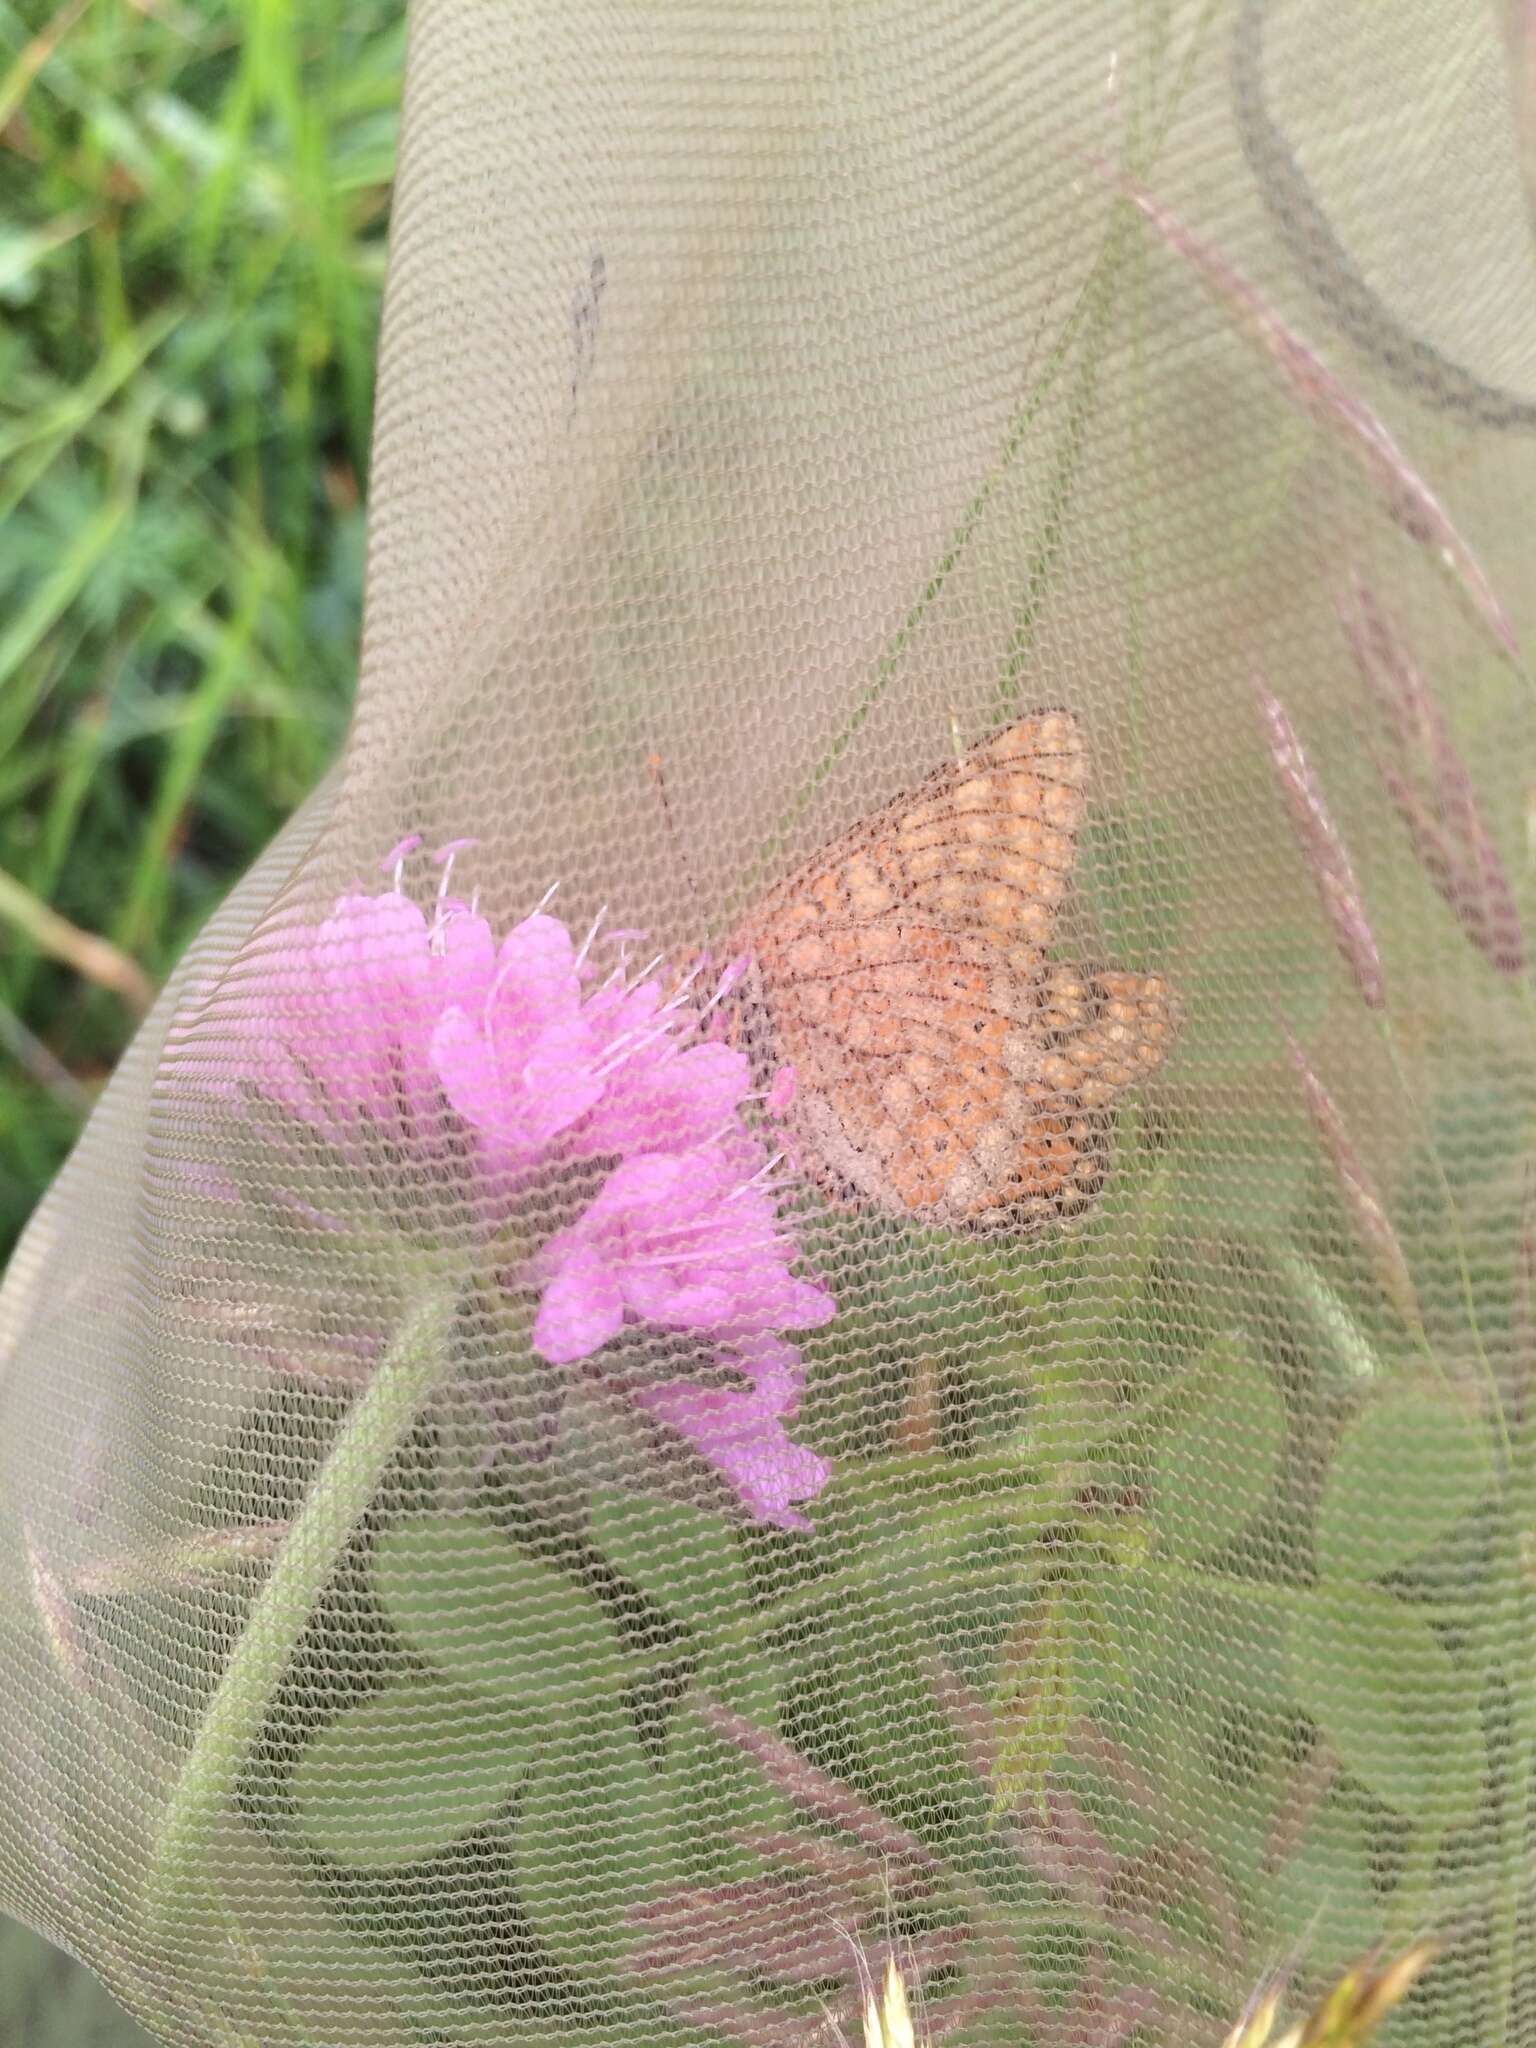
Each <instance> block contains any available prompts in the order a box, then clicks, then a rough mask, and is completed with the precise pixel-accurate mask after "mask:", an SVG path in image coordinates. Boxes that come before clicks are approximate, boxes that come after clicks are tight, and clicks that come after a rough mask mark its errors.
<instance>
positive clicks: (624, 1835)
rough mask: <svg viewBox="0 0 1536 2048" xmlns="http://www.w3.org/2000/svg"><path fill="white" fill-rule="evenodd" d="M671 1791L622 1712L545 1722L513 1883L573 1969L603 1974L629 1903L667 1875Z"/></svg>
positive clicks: (672, 1843) (621, 1941)
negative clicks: (554, 1724) (559, 1722)
mask: <svg viewBox="0 0 1536 2048" xmlns="http://www.w3.org/2000/svg"><path fill="white" fill-rule="evenodd" d="M676 1825H677V1816H676V1811H675V1793H674V1789H673V1785H672V1781H671V1779H670V1777H667V1776H662V1775H661V1774H660V1773H658V1772H657V1771H654V1770H653V1769H652V1768H651V1766H650V1765H649V1764H648V1763H647V1761H646V1758H645V1755H644V1753H643V1751H642V1750H641V1748H640V1744H639V1741H638V1739H637V1737H636V1735H635V1731H634V1727H633V1725H632V1724H631V1722H630V1719H629V1717H628V1715H627V1714H625V1713H623V1712H621V1711H620V1710H619V1709H618V1708H617V1707H616V1706H611V1705H598V1706H591V1707H586V1708H583V1709H581V1710H579V1711H577V1712H576V1713H574V1714H572V1715H571V1716H570V1717H569V1718H568V1719H567V1720H566V1722H565V1723H564V1724H563V1725H562V1726H561V1727H559V1728H558V1729H552V1730H551V1731H550V1734H549V1736H548V1738H547V1740H546V1743H545V1746H544V1749H543V1751H542V1753H541V1755H540V1757H539V1761H538V1766H537V1769H536V1771H535V1775H534V1779H533V1783H532V1785H531V1786H530V1788H529V1791H528V1795H527V1798H526V1799H525V1800H524V1802H523V1810H522V1814H521V1816H520V1819H519V1823H518V1828H517V1836H516V1852H515V1853H516V1858H517V1869H518V1883H519V1890H520V1892H521V1895H522V1900H523V1905H524V1908H525V1910H526V1911H527V1914H528V1917H529V1920H530V1921H531V1922H532V1924H533V1927H534V1929H535V1931H536V1932H537V1933H538V1935H539V1937H540V1938H541V1940H543V1942H544V1943H545V1944H546V1946H547V1947H548V1948H549V1950H550V1952H551V1953H552V1954H553V1955H554V1956H555V1958H556V1959H557V1961H558V1962H560V1963H561V1964H562V1966H563V1967H564V1968H566V1969H568V1970H570V1971H571V1972H572V1973H573V1974H575V1975H577V1976H581V1977H586V1978H591V1977H594V1976H603V1975H606V1974H607V1973H608V1972H609V1971H610V1970H611V1969H612V1968H613V1966H614V1965H615V1964H616V1963H617V1962H618V1961H619V1960H620V1958H621V1956H622V1954H623V1951H624V1948H625V1946H626V1944H627V1942H628V1940H629V1939H630V1930H629V1929H628V1928H627V1927H626V1925H625V1915H626V1913H627V1912H628V1911H629V1909H630V1907H631V1906H634V1905H637V1904H638V1903H639V1902H640V1901H641V1900H642V1899H645V1898H648V1897H650V1896H651V1894H652V1893H653V1892H655V1891H658V1890H661V1889H664V1888H665V1886H666V1885H667V1884H668V1883H670V1882H671V1881H672V1880H673V1879H674V1877H675V1874H676V1868H677V1865H676V1840H675V1830H676Z"/></svg>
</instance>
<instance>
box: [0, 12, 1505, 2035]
mask: <svg viewBox="0 0 1536 2048" xmlns="http://www.w3.org/2000/svg"><path fill="white" fill-rule="evenodd" d="M1533 62H1536V58H1533V56H1532V52H1531V49H1530V47H1529V45H1527V44H1526V43H1525V42H1524V41H1523V40H1522V30H1521V27H1520V23H1519V20H1518V19H1517V18H1515V17H1514V16H1512V17H1511V23H1510V27H1509V35H1508V39H1507V41H1506V40H1503V39H1501V33H1500V25H1499V23H1498V22H1497V21H1496V20H1495V19H1494V18H1493V17H1492V15H1491V13H1490V14H1487V15H1485V13H1484V12H1483V11H1480V10H1473V9H1465V8H1460V7H1453V6H1450V5H1446V4H1417V5H1413V6H1408V5H1403V6H1400V7H1398V8H1395V9H1393V10H1392V12H1391V18H1390V23H1389V22H1388V20H1387V18H1386V16H1385V15H1384V14H1381V13H1379V12H1378V11H1375V10H1364V9H1361V10H1355V11H1354V12H1353V14H1351V13H1350V12H1349V11H1343V12H1341V11H1340V10H1338V9H1337V8H1329V9H1325V8H1324V7H1322V6H1321V5H1319V4H1314V0H1283V4H1282V0H1274V4H1272V5H1269V6H1264V5H1261V4H1257V0H1254V4H1244V5H1243V6H1241V7H1237V6H1222V5H1217V6H1214V7H1212V6H1194V5H1175V6H1172V7H1149V8H1135V7H1130V6H1126V7H1123V8H1104V9H1097V10H1092V11H1091V17H1090V15H1089V14H1085V12H1084V10H1082V9H1081V8H1080V7H1078V6H1077V5H1075V4H1068V0H1060V4H1058V0H1047V4H1036V5H1034V6H1031V7H1029V8H1012V9H1010V8H998V7H997V6H995V5H993V4H991V0H986V4H976V5H968V4H965V0H944V4H935V0H913V4H911V5H898V4H887V5H882V6H879V7H870V8H848V9H842V10H830V9H827V8H824V7H821V6H810V5H806V6H799V5H795V4H787V0H773V4H772V5H771V6H770V5H763V6H747V5H742V4H739V0H737V4H733V5H731V6H729V7H727V6H724V5H718V6H709V5H700V6H689V7H671V8H655V7H650V6H642V5H639V4H635V5H624V4H619V0H614V4H611V5H605V6H596V5H589V4H572V5H567V6H565V7H561V8H554V7H548V8H534V7H528V6H521V7H496V8H492V7H485V6H465V5H450V4H443V0H428V4H426V5H423V6H422V7H420V8H419V9H418V11H417V14H416V17H415V21H414V28H413V39H412V47H411V59H410V73H409V84H408V93H407V121H406V141H405V148H404V153H403V160H402V166H401V174H400V184H399V195H398V205H397V210H396V216H395V223H394V240H393V250H392V258H391V274H390V291H389V300H388V310H387V319H386V326H385V344H384V350H383V360H382V365H381V379H380V400H379V416H378V434H377V459H376V466H375V472H374V484H373V507H374V509H373V527H372V554H371V560H370V571H369V592H368V622H367V632H366V639H365V648H364V660H363V679H362V685H361V693H360V699H359V706H358V711H357V717H356V722H355V726H354V729H353V732H352V735H351V738H350V741H349V744H348V747H347V750H346V754H345V758H344V760H343V761H342V763H341V764H340V766H339V768H338V770H337V772H336V774H335V776H334V777H333V779H332V780H331V782H330V783H329V784H328V785H327V786H326V788H325V789H324V790H323V791H322V792H321V793H320V794H319V795H318V796H317V797H316V798H315V800H314V801H313V802H312V803H311V805H310V806H309V808H308V809H307V810H306V812H305V813H304V814H303V815H302V816H301V818H300V819H299V820H298V821H297V822H296V823H295V824H294V826H293V827H292V828H291V829H290V831H289V832H288V833H287V834H286V835H285V836H284V837H283V838H282V839H281V840H280V841H279V842H278V844H277V845H276V846H275V847H274V848H273V849H272V851H271V852H270V853H269V855H268V856H267V857H266V859H265V860H264V861H263V862H262V863H261V864H260V865H259V866H258V868H257V869H256V870H255V871H254V873H253V874H252V875H251V876H250V877H249V878H247V880H246V882H245V883H244V884H243V885H242V887H241V888H240V889H239V890H238V891H237V892H236V894H235V896H234V897H233V898H232V900H231V902H230V904H229V905H228V906H227V908H226V910H225V911H224V913H223V914H222V915H221V916H220V917H219V918H218V919H217V920H216V921H215V923H214V925H213V926H212V928H211V929H210V930H209V931H208V933H207V934H206V935H205V936H204V938H203V939H202V940H201V941H200V943H199V944H198V945H197V946H196V947H195V948H194V949H193V952H192V954H191V956H190V958H189V959H188V961H187V962H186V963H185V965H184V967H183V969H182V970H181V972H180V973H179V974H178V976H177V978H176V980H175V982H174V984H173V986H172V987H171V988H169V989H168V990H167V992H166V994H165V996H164V998H163V1000H162V1002H161V1004H160V1006H159V1007H158V1009H157V1011H156V1012H155V1014H154V1016H153V1017H152V1018H151V1020H150V1022H149V1023H148V1025H147V1026H146V1028H145V1030H144V1032H143V1034H142V1036H141V1038H140V1039H139V1041H138V1043H137V1044H136V1046H135V1047H134V1049H133V1051H132V1053H131V1054H130V1056H129V1058H128V1060H127V1061H126V1062H125V1064H124V1067H123V1070H122V1072H121V1073H120V1074H119V1075H118V1076H117V1077H116V1079H115V1080H114V1082H113V1084H112V1086H111V1087H110V1089H109V1090H108V1092H107V1095H106V1098H105V1100H104V1101H103V1103H102V1105H101V1108H100V1110H99V1111H98V1113H97V1115H96V1116H95V1117H94V1119H93V1121H92V1123H91V1126H90V1129H89V1131H88V1133H87V1134H86V1136H85V1138H84V1140H83V1141H82V1144H81V1146H80V1148H79V1151H78V1153H77V1155H76V1157H75V1158H74V1160H73V1161H72V1163H71V1164H70V1165H69V1167H68V1168H67V1169H66V1171H65V1172H64V1174H63V1175H62V1176H61V1178H60V1181H59V1184H58V1186H57V1188H56V1189H55V1190H54V1191H53V1193H52V1194H51V1196H50V1197H49V1199H48V1200H47V1201H46V1202H45V1204H44V1205H43V1208H42V1210H41V1212H40V1214H39V1215H38V1217H37V1219H36V1221H35V1223H34V1225H33V1227H32V1229H31V1231H30V1233H29V1235H28V1237H27V1239H26V1241H25V1243H24V1245H23V1248H22V1250H21V1252H20V1253H19V1255H18V1257H17V1260H16V1263H15V1266H14V1269H13V1271H12V1273H11V1275H10V1278H9V1281H8V1285H7V1290H6V1293H5V1295H4V1306H3V1315H4V1325H3V1365H0V1403H3V1419H4V1427H3V1444H0V1649H3V1655H0V1702H3V1708H4V1712H3V1718H0V1903H3V1904H4V1905H5V1906H6V1907H7V1908H8V1909H10V1910H11V1911H13V1912H15V1913H17V1914H19V1915H20V1916H21V1917H23V1918H24V1919H26V1920H28V1921H30V1922H31V1923H33V1924H34V1925H36V1926H38V1927H40V1928H42V1929H44V1930H46V1931H47V1932H48V1933H49V1934H51V1935H52V1936H53V1937H54V1938H55V1939H57V1940H59V1941H61V1942H63V1943H65V1944H66V1945H68V1946H69V1947H70V1948H72V1949H73V1950H75V1951H76V1952H77V1953H78V1954H79V1955H81V1956H82V1957H84V1958H85V1959H86V1960H87V1961H88V1962H90V1964H91V1965H92V1966H93V1967H94V1968H95V1969H96V1970H98V1971H99V1972H100V1973H101V1975H102V1976H103V1977H104V1978H105V1979H106V1981H107V1982H108V1983H109V1984H110V1985H111V1986H112V1988H113V1989H114V1990H115V1991H116V1993H117V1994H118V1995H119V1997H120V1998H122V1999H123V2000H124V2001H125V2002H126V2003H127V2004H128V2005H129V2006H130V2007H131V2008H132V2009H133V2011H134V2012H135V2013H136V2014H137V2015H138V2016H140V2017H141V2018H142V2019H143V2021H144V2022H145V2023H146V2024H147V2025H148V2026H149V2027H150V2028H151V2029H152V2030H154V2031H155V2032H157V2033H158V2035H160V2036H161V2037H162V2038H163V2039H164V2040H166V2041H167V2042H171V2043H177V2044H181V2043H199V2044H201V2043H209V2044H221V2048H223V2044H232V2043H237V2042H238V2043H251V2042H260V2043H261V2044H262V2048H289V2044H292V2048H343V2044H348V2048H350V2044H357V2048H406V2044H417V2043H435V2044H460V2043H462V2044H471V2043H496V2044H502V2043H509V2044H510V2043H522V2042H526V2043H543V2042H550V2043H553V2042H557V2041H558V2042H560V2043H562V2044H570V2043H573V2042H579V2041H591V2042H592V2043H594V2044H604V2048H608V2044H613V2043H619V2042H628V2041H633V2042H635V2043H637V2044H639V2043H652V2042H654V2043H657V2044H666V2048H676V2044H698V2048H717V2044H724V2043H728V2042H740V2041H745V2042H750V2043H759V2042H760V2043H781V2042H782V2043H795V2042H801V2041H810V2040H812V2039H815V2038H827V2037H828V2035H827V2033H826V2032H825V2031H824V2030H826V2029H828V2027H829V2016H830V2020H831V2021H833V2022H835V2023H836V2024H838V2025H840V2026H841V2027H842V2028H843V2030H844V2032H845V2033H848V2034H851V2033H853V2032H854V2031H855V2030H856V2028H857V2024H858V2011H859V2006H860V2002H861V2001H860V1986H861V1982H862V1978H861V1971H862V1970H865V1969H868V1970H870V1971H873V1972H874V1973H875V1974H876V1975H878V1973H879V1972H880V1970H881V1969H882V1968H883V1964H884V1958H885V1956H886V1954H887V1953H888V1952H890V1953H893V1954H894V1955H895V1957H896V1959H897V1962H898V1966H899V1968H900V1971H901V1973H902V1977H903V1981H904V1982H905V1983H906V1984H907V1985H908V1986H909V1987H910V1990H911V1993H912V1996H913V1998H914V2000H915V2001H916V2002H917V2004H918V2007H919V2012H920V2026H921V2028H922V2029H923V2030H925V2031H928V2032H931V2033H933V2034H934V2035H935V2036H938V2035H940V2034H941V2033H942V2034H944V2035H945V2037H946V2038H949V2039H952V2040H956V2041H960V2042H963V2043H968V2044H970V2043H974V2044H985V2043H1009V2044H1016V2043H1029V2044H1040V2048H1048V2044H1061V2048H1067V2044H1075V2043H1083V2044H1089V2043H1092V2044H1099V2043H1108V2042H1112V2041H1118V2040H1123V2039H1125V2038H1127V2036H1128V2035H1129V2034H1130V2033H1131V2032H1132V2031H1134V2030H1136V2029H1139V2030H1140V2031H1139V2033H1138V2035H1137V2038H1138V2039H1142V2040H1146V2041H1149V2042H1153V2041H1155V2042H1163V2043H1202V2042H1211V2043H1215V2042H1216V2041H1218V2040H1220V2039H1221V2038H1222V2037H1223V2035H1224V2034H1225V2032H1226V2029H1227V2028H1228V2027H1229V2026H1230V2024H1231V2023H1232V2021H1233V2020H1234V2018H1235V2017H1236V2015H1237V2014H1238V2013H1239V2011H1240V2009H1241V2008H1242V2006H1243V2003H1244V2001H1245V1999H1246V1998H1247V1996H1248V1995H1249V1993H1250V1992H1251V1990H1252V1989H1253V1987H1254V1986H1255V1985H1256V1984H1257V1983H1258V1982H1259V1981H1260V1980H1261V1979H1262V1978H1263V1977H1264V1974H1265V1972H1266V1971H1268V1970H1270V1969H1271V1968H1272V1967H1273V1966H1274V1965H1276V1964H1277V1963H1282V1962H1283V1963H1284V1964H1285V1965H1286V1966H1287V1967H1288V1969H1289V1970H1290V1972H1291V1973H1292V1975H1293V1977H1294V1979H1295V1982H1294V1987H1293V1988H1294V1992H1295V1995H1296V1996H1297V1997H1298V1998H1300V1997H1302V1996H1304V1995H1306V1993H1307V1992H1308V1990H1309V1987H1311V1988H1315V1987H1316V1986H1317V1985H1318V1984H1320V1983H1321V1982H1322V1981H1324V1979H1325V1978H1326V1976H1327V1975H1328V1973H1329V1972H1332V1971H1336V1970H1337V1969H1339V1968H1340V1967H1341V1966H1343V1965H1344V1964H1346V1963H1348V1962H1349V1961H1350V1960H1351V1959H1352V1958H1355V1957H1357V1956H1359V1955H1361V1954H1363V1953H1364V1952H1365V1951H1366V1950H1368V1949H1369V1948H1371V1947H1372V1946H1373V1945H1376V1944H1382V1945H1384V1946H1385V1949H1386V1951H1387V1952H1388V1953H1391V1952H1393V1951H1394V1950H1395V1949H1396V1948H1400V1947H1401V1946H1402V1945H1404V1944H1405V1943H1406V1942H1407V1941H1409V1940H1410V1939H1412V1938H1413V1937H1416V1936H1418V1935H1421V1934H1423V1933H1425V1932H1426V1931H1428V1932H1432V1933H1434V1934H1435V1935H1436V1936H1438V1937H1439V1938H1440V1940H1441V1942H1442V1943H1443V1947H1444V1953H1443V1954H1442V1955H1441V1957H1440V1959H1439V1960H1438V1961H1437V1962H1436V1964H1435V1965H1434V1967H1433V1968H1432V1969H1431V1970H1430V1972H1429V1974H1428V1975H1427V1976H1426V1977H1425V1979H1424V1980H1423V1982H1422V1984H1421V1985H1420V1986H1419V1987H1418V1989H1417V1990H1416V1991H1415V1993H1414V1994H1413V1996H1412V1998H1411V1999H1410V2000H1409V2001H1408V2002H1407V2004H1406V2005H1405V2006H1404V2007H1403V2008H1402V2010H1401V2012H1400V2013H1399V2014H1398V2015H1397V2016H1396V2017H1395V2018H1394V2020H1393V2022H1392V2026H1393V2028H1394V2030H1395V2031H1394V2033H1393V2038H1394V2039H1395V2040H1397V2041H1399V2042H1402V2043H1424V2044H1430V2043H1435V2044H1443V2043H1446V2042H1450V2041H1464V2042H1472V2041H1486V2042H1495V2041H1498V2042H1505V2043H1530V2042H1536V1984H1533V1981H1532V1962H1531V1955H1532V1951H1531V1940H1530V1936H1531V1925H1530V1922H1531V1887H1532V1874H1533V1866H1532V1855H1531V1832H1530V1829H1531V1812H1530V1802H1531V1787H1532V1756H1533V1745H1536V1687H1533V1683H1532V1672H1531V1669H1530V1663H1531V1658H1532V1655H1533V1651H1532V1648H1531V1645H1532V1643H1533V1641H1536V1636H1533V1632H1532V1629H1531V1625H1530V1619H1531V1618H1530V1615H1529V1611H1528V1610H1529V1604H1530V1592H1529V1585H1530V1580H1529V1572H1530V1556H1529V1542H1530V1534H1529V1532H1530V1501H1531V1491H1530V1488H1531V1473H1532V1449H1533V1446H1532V1429H1533V1427H1536V1425H1533V1422H1532V1413H1531V1402H1530V1371H1531V1361H1532V1343H1533V1336H1532V1319H1531V1282H1532V1269H1533V1263H1536V1249H1533V1247H1536V1222H1533V1220H1532V1211H1531V1197H1530V1178H1529V1167H1528V1160H1529V1158H1530V1153H1531V1121H1532V1115H1533V1109H1536V1087H1533V1081H1536V1076H1533V1071H1532V1058H1531V1050H1530V1047H1531V1028H1530V1026H1531V1011H1530V1007H1529V1001H1528V993H1527V979H1526V976H1527V951H1526V941H1525V938H1524V935H1523V932H1522V923H1523V922H1528V921H1529V917H1530V914H1531V905H1530V902H1529V895H1530V886H1529V859H1528V856H1527V855H1526V853H1525V852H1524V851H1523V850H1522V819H1523V817H1524V815H1525V808H1526V805H1527V803H1528V790H1527V786H1526V780H1527V776H1528V772H1529V770H1528V762H1529V759H1530V754H1529V744H1530V737H1531V712H1530V694H1529V685H1528V682H1527V679H1526V671H1525V665H1524V664H1525V657H1524V654H1523V652H1522V650H1523V648H1524V647H1525V646H1526V645H1527V644H1528V641H1529V638H1530V635H1531V633H1532V631H1533V630H1536V618H1533V617H1532V610H1533V603H1532V598H1531V582H1530V578H1529V576H1528V574H1526V575H1522V574H1521V573H1520V570H1521V564H1522V560H1523V557H1524V554H1525V552H1526V549H1527V547H1528V537H1529V519H1530V513H1531V485H1532V443H1531V438H1530V431H1531V427H1532V424H1533V421H1536V353H1533V351H1536V343H1533V339H1532V337H1533V334H1536V327H1533V323H1532V320H1531V306H1532V290H1533V278H1532V270H1531V256H1532V250H1531V243H1530V231H1531V221H1530V216H1529V214H1528V211H1527V206H1528V202H1529V199H1530V190H1529V188H1528V187H1527V186H1526V185H1525V184H1524V183H1523V182H1522V174H1523V172H1525V171H1527V170H1528V169H1529V158H1528V156H1527V155H1526V154H1525V151H1526V150H1527V149H1528V147H1529V143H1528V136H1529V129H1528V126H1527V124H1528V122H1529V121H1530V119H1531V118H1532V108H1533V106H1536V98H1533V93H1536V87H1533V85H1532V78H1533V75H1536V74H1533V72H1532V69H1531V67H1532V64H1533ZM557 885H558V886H557ZM552 889H553V890H554V892H555V893H554V894H553V895H550V893H549V892H550V891H551V890H552Z"/></svg>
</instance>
